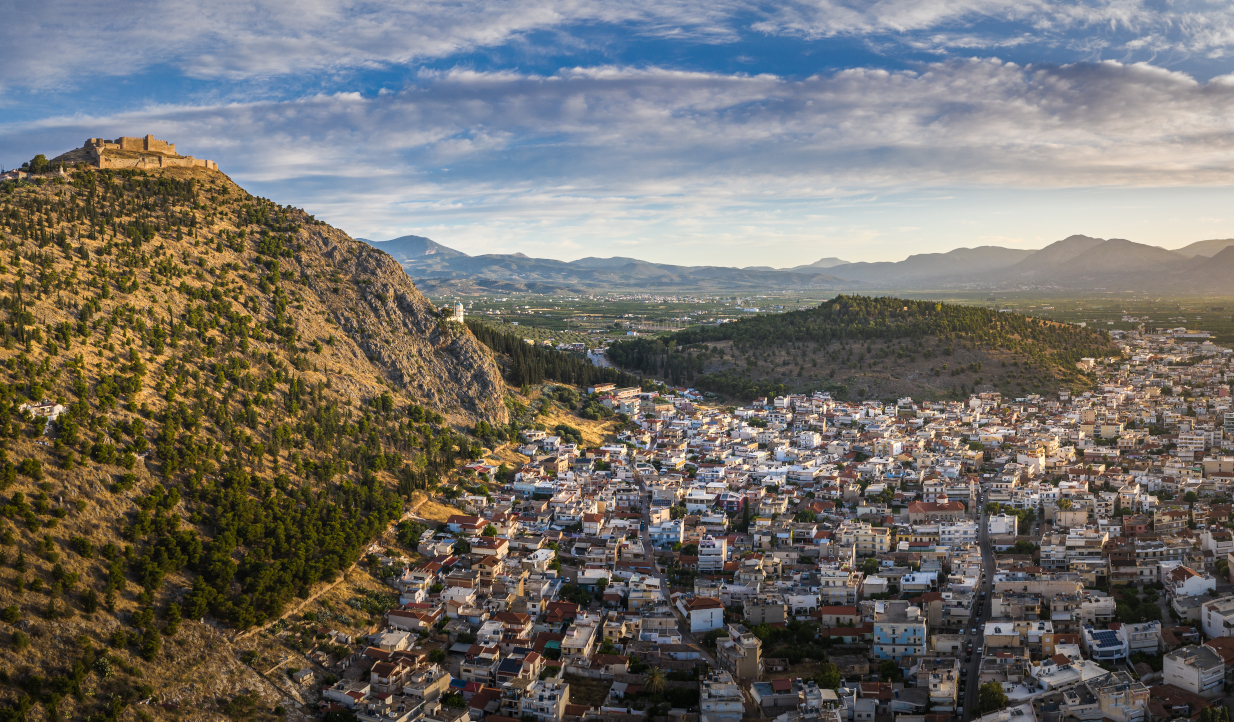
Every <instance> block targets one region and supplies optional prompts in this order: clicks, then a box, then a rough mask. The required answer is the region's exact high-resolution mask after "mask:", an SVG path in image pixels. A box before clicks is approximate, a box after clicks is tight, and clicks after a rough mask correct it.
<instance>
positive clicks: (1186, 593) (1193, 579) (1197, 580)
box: [1161, 564, 1217, 598]
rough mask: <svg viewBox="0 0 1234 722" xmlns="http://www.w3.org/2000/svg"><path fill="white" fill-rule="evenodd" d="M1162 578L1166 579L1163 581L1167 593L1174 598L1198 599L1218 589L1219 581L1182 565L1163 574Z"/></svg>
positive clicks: (1205, 573)
mask: <svg viewBox="0 0 1234 722" xmlns="http://www.w3.org/2000/svg"><path fill="white" fill-rule="evenodd" d="M1162 576H1163V577H1164V578H1163V579H1162V580H1161V581H1162V583H1163V584H1164V585H1165V591H1166V593H1167V594H1169V595H1170V597H1173V598H1177V597H1198V596H1200V595H1201V594H1207V593H1208V592H1213V591H1216V589H1217V580H1216V579H1214V578H1213V576H1212V575H1211V574H1208V573H1207V572H1204V573H1201V572H1197V571H1196V570H1194V569H1192V568H1191V567H1185V566H1183V565H1181V564H1180V565H1178V566H1176V567H1174V568H1173V569H1171V570H1170V571H1168V572H1165V573H1163V574H1162Z"/></svg>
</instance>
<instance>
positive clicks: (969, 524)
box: [938, 517, 1015, 547]
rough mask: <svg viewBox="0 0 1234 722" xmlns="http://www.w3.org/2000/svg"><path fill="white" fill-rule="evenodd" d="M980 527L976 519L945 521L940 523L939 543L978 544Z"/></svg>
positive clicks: (948, 544) (945, 544) (952, 544)
mask: <svg viewBox="0 0 1234 722" xmlns="http://www.w3.org/2000/svg"><path fill="white" fill-rule="evenodd" d="M1012 518H1013V519H1014V518H1015V517H1012ZM978 528H979V527H978V526H977V522H975V521H957V522H943V523H942V524H939V525H938V543H939V544H942V545H943V546H949V547H950V546H957V545H960V544H976V543H977V530H978Z"/></svg>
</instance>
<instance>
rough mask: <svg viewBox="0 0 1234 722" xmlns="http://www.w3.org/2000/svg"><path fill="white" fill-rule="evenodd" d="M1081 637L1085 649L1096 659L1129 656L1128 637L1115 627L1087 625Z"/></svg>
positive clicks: (1107, 659) (1113, 658) (1106, 659)
mask: <svg viewBox="0 0 1234 722" xmlns="http://www.w3.org/2000/svg"><path fill="white" fill-rule="evenodd" d="M1080 637H1081V641H1082V642H1083V643H1084V650H1085V651H1086V652H1088V656H1089V657H1090V658H1092V659H1093V660H1095V661H1098V662H1107V661H1111V660H1116V659H1126V658H1127V639H1126V638H1125V637H1124V636H1123V635H1122V634H1119V633H1118V632H1116V631H1114V630H1113V629H1094V628H1092V627H1090V626H1088V625H1085V626H1084V628H1083V630H1082V634H1081V635H1080Z"/></svg>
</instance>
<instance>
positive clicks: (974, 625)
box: [957, 509, 994, 719]
mask: <svg viewBox="0 0 1234 722" xmlns="http://www.w3.org/2000/svg"><path fill="white" fill-rule="evenodd" d="M977 542H978V545H979V546H980V547H981V567H982V569H984V570H985V577H984V578H983V579H982V580H981V582H980V583H979V584H978V591H977V599H976V600H974V608H975V609H974V612H973V616H972V618H971V620H972V621H971V622H970V623H969V627H968V629H966V630H965V632H964V634H965V647H966V648H967V645H968V644H969V643H971V644H972V645H973V651H972V652H971V653H969V652H965V656H964V657H961V662H960V666H961V669H967V670H968V675H967V676H963V675H962V676H961V677H960V678H961V679H963V680H965V691H964V694H963V695H962V696H961V698H960V705H961V706H962V707H964V714H963V715H957V716H959V717H960V718H961V719H972V718H974V717H976V716H977V714H976V712H977V690H978V688H979V687H980V686H981V684H980V682H979V678H980V677H981V654H980V653H978V651H977V650H978V649H980V648H982V647H984V646H985V644H984V641H983V640H984V636H983V635H984V633H985V623H986V620H988V619H989V618H990V609H991V607H992V606H993V596H994V594H993V589H994V548H993V547H992V546H990V536H989V532H988V525H987V518H986V513H985V511H984V509H983V510H982V512H981V517H980V519H979V521H978V528H977ZM983 592H984V593H985V597H984V598H982V597H981V594H982V593H983ZM974 631H976V634H974V633H973V632H974ZM966 658H971V661H968V662H964V661H963V660H964V659H966Z"/></svg>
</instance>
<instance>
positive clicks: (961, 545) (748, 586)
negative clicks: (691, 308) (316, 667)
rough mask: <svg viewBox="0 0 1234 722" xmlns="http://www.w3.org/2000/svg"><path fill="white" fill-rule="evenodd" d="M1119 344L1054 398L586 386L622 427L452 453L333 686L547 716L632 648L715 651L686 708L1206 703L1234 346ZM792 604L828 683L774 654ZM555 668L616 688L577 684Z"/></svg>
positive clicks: (1227, 516)
mask: <svg viewBox="0 0 1234 722" xmlns="http://www.w3.org/2000/svg"><path fill="white" fill-rule="evenodd" d="M1120 343H1121V344H1122V345H1123V347H1124V356H1123V357H1122V358H1118V359H1086V360H1085V361H1084V362H1083V366H1084V367H1085V368H1087V369H1089V370H1091V371H1092V372H1093V373H1094V374H1096V377H1097V382H1096V385H1095V389H1094V390H1093V391H1091V392H1087V393H1083V394H1076V395H1073V394H1070V393H1068V392H1066V391H1062V392H1060V393H1059V394H1058V395H1057V397H1056V398H1049V399H1047V398H1044V397H1039V396H1027V397H1024V398H1017V399H1009V398H1004V397H1002V396H1000V395H999V394H995V393H982V394H976V395H973V396H972V397H970V398H968V399H966V400H962V401H936V402H920V401H914V400H913V399H910V398H904V399H900V400H899V401H898V402H896V403H894V404H891V403H883V402H878V401H865V402H843V401H839V400H836V399H833V398H832V397H831V396H830V395H828V394H825V393H814V394H809V395H793V396H785V397H779V398H774V399H759V400H756V401H755V402H754V403H752V404H750V405H747V406H744V407H739V408H731V407H730V408H727V409H725V408H716V407H711V406H707V405H704V404H703V403H702V402H701V400H700V399H699V398H698V396H697V395H695V394H692V393H685V392H682V393H676V394H668V395H665V394H658V393H654V392H645V391H642V390H640V389H638V388H616V387H613V386H611V385H608V386H597V387H593V388H591V389H588V391H589V393H591V394H593V395H594V398H596V399H597V400H598V401H599V402H600V403H603V404H604V405H606V406H608V407H610V408H612V409H613V410H614V411H615V412H619V413H624V414H628V415H629V418H630V419H631V420H632V423H631V424H630V425H628V430H627V431H624V432H623V433H622V434H621V435H620V436H619V437H618V438H616V439H615V440H613V441H612V442H610V443H607V444H604V445H598V446H594V447H585V446H581V445H579V444H577V443H571V442H570V441H569V440H568V439H567V438H564V437H562V436H557V435H554V434H553V433H551V432H548V431H531V430H529V431H527V432H525V433H524V436H523V446H522V447H521V449H520V451H521V452H522V453H523V454H524V455H525V456H526V458H527V461H526V462H525V463H523V464H522V465H521V466H520V467H519V468H516V469H511V470H509V473H508V474H506V475H502V476H501V477H500V479H499V478H498V476H499V475H498V474H497V471H498V468H497V465H496V464H489V463H476V464H473V465H471V466H469V467H468V468H467V471H468V473H470V474H474V475H475V478H477V479H484V480H486V481H488V482H490V484H489V485H487V486H485V485H479V484H474V483H461V484H460V485H459V486H458V487H457V489H455V490H453V492H452V493H451V494H450V496H451V498H452V499H453V501H454V503H456V504H458V505H460V506H461V507H462V509H463V511H464V512H465V513H466V515H457V516H454V517H451V518H450V519H449V520H448V521H447V523H446V524H445V525H443V526H442V527H441V528H438V529H429V530H428V531H426V532H425V534H424V536H423V538H422V539H421V540H420V542H419V552H420V554H421V556H422V560H421V561H420V562H418V563H416V564H414V565H411V566H409V567H408V568H406V569H403V570H400V572H399V573H398V574H397V575H396V577H395V578H394V580H393V584H394V585H395V587H396V588H397V591H398V594H399V595H400V599H399V602H400V606H399V607H398V608H396V609H393V610H391V611H390V612H389V613H388V615H387V617H386V620H385V621H386V629H385V631H383V632H381V633H379V634H378V635H375V636H374V638H373V640H372V643H373V646H370V647H369V648H368V649H367V650H366V651H365V652H364V657H365V658H368V659H370V660H372V662H373V664H372V671H371V673H370V675H369V676H368V677H364V678H363V679H359V680H353V681H344V682H340V683H338V684H337V685H334V686H333V687H332V688H331V689H329V690H327V692H326V696H327V698H328V699H329V700H330V701H331V702H332V703H336V704H340V705H343V706H347V707H350V708H352V709H353V710H355V711H357V713H358V714H359V715H360V717H361V718H362V719H368V718H372V719H373V720H376V719H385V720H395V722H401V720H403V719H411V718H412V715H413V714H414V715H422V716H426V717H428V718H430V719H436V717H433V715H437V716H438V717H444V718H447V719H446V722H453V717H451V715H454V716H457V714H458V713H460V712H461V713H462V714H467V715H469V719H473V720H474V719H478V718H486V717H492V718H494V722H510V721H511V720H516V719H526V718H528V717H530V718H533V719H535V720H537V721H538V722H550V720H551V721H553V722H555V721H557V720H562V719H565V718H568V717H589V716H590V717H594V716H597V715H598V716H604V715H607V714H620V713H625V712H627V710H632V709H633V708H634V706H635V705H634V704H633V703H631V701H630V700H632V699H637V698H638V695H639V694H642V693H645V689H644V688H643V687H642V686H641V685H640V682H641V680H642V678H639V677H632V676H631V675H632V673H634V672H635V671H636V670H637V671H638V672H645V671H646V666H647V665H651V666H654V667H658V668H660V669H662V670H682V671H690V670H694V669H695V668H696V667H699V666H700V665H706V666H707V667H708V668H709V670H710V671H708V672H706V674H704V675H703V676H702V677H700V678H699V681H698V683H697V684H698V688H699V694H700V698H699V699H700V703H699V705H700V706H699V709H698V710H695V711H697V712H698V713H699V714H701V716H702V717H703V719H704V720H706V719H707V718H708V717H711V718H712V719H713V720H728V719H731V720H733V722H736V721H737V720H739V719H741V717H742V716H743V715H744V716H749V713H748V710H747V709H746V707H744V706H743V705H750V704H753V705H759V706H762V707H765V708H768V709H769V710H770V711H774V712H775V713H782V715H783V716H784V717H785V721H784V722H791V721H793V720H813V719H815V718H817V719H819V720H824V719H825V720H827V721H828V722H840V721H841V720H848V721H851V722H865V721H866V720H870V721H873V720H875V719H876V718H877V717H879V716H882V715H893V716H895V717H896V718H903V719H904V722H933V720H927V719H926V718H927V717H931V716H932V715H938V714H947V715H957V716H960V717H972V716H973V715H974V712H975V710H974V709H972V708H971V705H972V704H973V702H974V701H975V698H976V695H975V687H976V686H977V685H979V684H985V683H990V682H996V683H998V684H999V685H1000V686H1001V687H1002V688H1003V690H1004V693H1005V694H1006V695H1007V696H1008V698H1009V699H1010V701H1011V704H1010V706H1008V707H1007V708H1006V709H1003V710H1001V711H998V712H994V713H991V714H990V715H987V718H983V719H985V722H1008V721H1009V720H1011V719H1012V718H1018V719H1019V720H1020V722H1061V720H1063V719H1064V718H1067V717H1074V718H1076V719H1079V720H1097V719H1110V720H1114V721H1115V722H1149V721H1150V720H1163V719H1170V718H1174V717H1180V716H1183V717H1196V716H1198V715H1199V714H1200V712H1201V710H1203V709H1205V708H1206V707H1207V706H1208V705H1209V704H1211V703H1212V701H1213V700H1214V699H1216V698H1217V697H1219V696H1220V695H1221V694H1222V690H1223V689H1224V685H1225V683H1226V680H1227V678H1229V677H1232V676H1234V636H1232V635H1234V595H1229V594H1227V592H1228V591H1229V589H1230V588H1229V585H1228V583H1227V581H1226V577H1227V576H1228V575H1229V567H1230V565H1231V562H1234V534H1232V533H1231V531H1230V529H1229V528H1228V527H1229V526H1230V521H1231V516H1232V514H1234V508H1232V507H1231V505H1230V503H1229V501H1228V500H1229V498H1230V497H1231V496H1232V491H1234V490H1232V489H1231V483H1234V401H1231V398H1230V395H1229V387H1228V380H1229V377H1230V376H1231V374H1234V370H1231V368H1230V366H1229V361H1230V354H1229V352H1228V351H1227V350H1226V349H1221V348H1218V347H1215V346H1213V345H1212V344H1211V343H1210V342H1207V341H1203V340H1201V339H1199V338H1190V337H1188V336H1187V335H1186V334H1183V335H1181V336H1180V335H1179V334H1175V333H1154V334H1148V333H1131V334H1125V335H1123V337H1122V338H1121V339H1120ZM1227 432H1228V433H1227ZM394 561H395V560H391V562H394ZM1128 589H1135V590H1137V592H1138V593H1139V594H1143V595H1144V599H1143V600H1141V599H1140V598H1139V597H1138V596H1136V597H1130V596H1123V594H1124V591H1125V590H1128ZM1154 595H1156V597H1154ZM1128 599H1133V602H1128V601H1127V600H1128ZM1154 599H1156V600H1157V601H1154ZM1163 620H1165V621H1163ZM1169 620H1173V621H1169ZM799 623H804V624H800V626H794V627H793V629H805V630H808V631H809V634H810V635H811V636H812V637H813V639H811V640H809V641H812V642H819V641H821V642H822V643H823V644H825V645H829V647H830V649H831V650H832V651H833V653H832V654H831V655H830V661H831V662H832V663H835V664H836V665H837V666H838V667H839V669H840V672H841V674H842V676H843V678H844V679H845V680H846V681H845V683H844V684H843V685H842V686H841V687H840V689H838V690H829V689H819V688H818V686H817V685H816V684H814V683H813V682H811V681H810V680H801V679H794V678H786V677H787V675H785V674H777V672H781V671H783V670H786V669H787V668H788V666H789V665H788V664H787V661H786V660H784V659H777V658H773V657H769V656H766V655H765V651H769V650H764V640H766V639H768V636H767V633H766V631H767V630H769V629H773V628H775V627H788V626H790V625H798V624H799ZM704 640H706V641H707V642H708V643H706V644H704ZM712 641H714V646H713V645H712V644H710V642H712ZM430 647H431V648H433V649H437V648H441V649H443V651H445V652H447V656H446V657H445V658H444V659H442V658H441V657H440V655H438V658H437V659H436V661H431V660H430V659H429V655H430V652H429V651H426V650H428V649H429V648H430ZM885 662H890V663H892V665H893V666H894V668H895V669H896V670H897V671H898V674H894V675H892V677H893V678H895V679H900V678H901V676H902V679H903V680H904V681H903V682H899V681H895V682H892V681H888V679H887V677H886V676H885V673H886V666H885V665H884V664H883V663H885ZM571 675H577V676H579V677H586V678H593V679H604V680H610V681H612V685H611V689H610V692H609V696H608V697H607V698H606V699H605V701H604V703H602V704H596V703H595V702H596V701H595V700H592V701H591V703H589V704H579V703H578V702H577V701H574V702H572V701H571V697H570V685H569V683H568V682H567V678H569V677H570V676H571ZM455 694H457V695H459V696H461V697H462V699H463V702H464V705H463V708H462V709H461V710H460V709H459V705H458V698H457V697H454V695H455ZM383 695H385V696H383ZM441 699H450V700H451V701H453V702H454V706H453V708H451V707H449V706H442V705H441V704H440V700H441ZM965 700H968V701H969V702H968V703H969V705H970V708H969V709H968V710H965V709H964V707H965ZM365 715H368V716H369V717H365ZM773 716H774V715H773ZM918 718H920V719H918Z"/></svg>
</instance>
